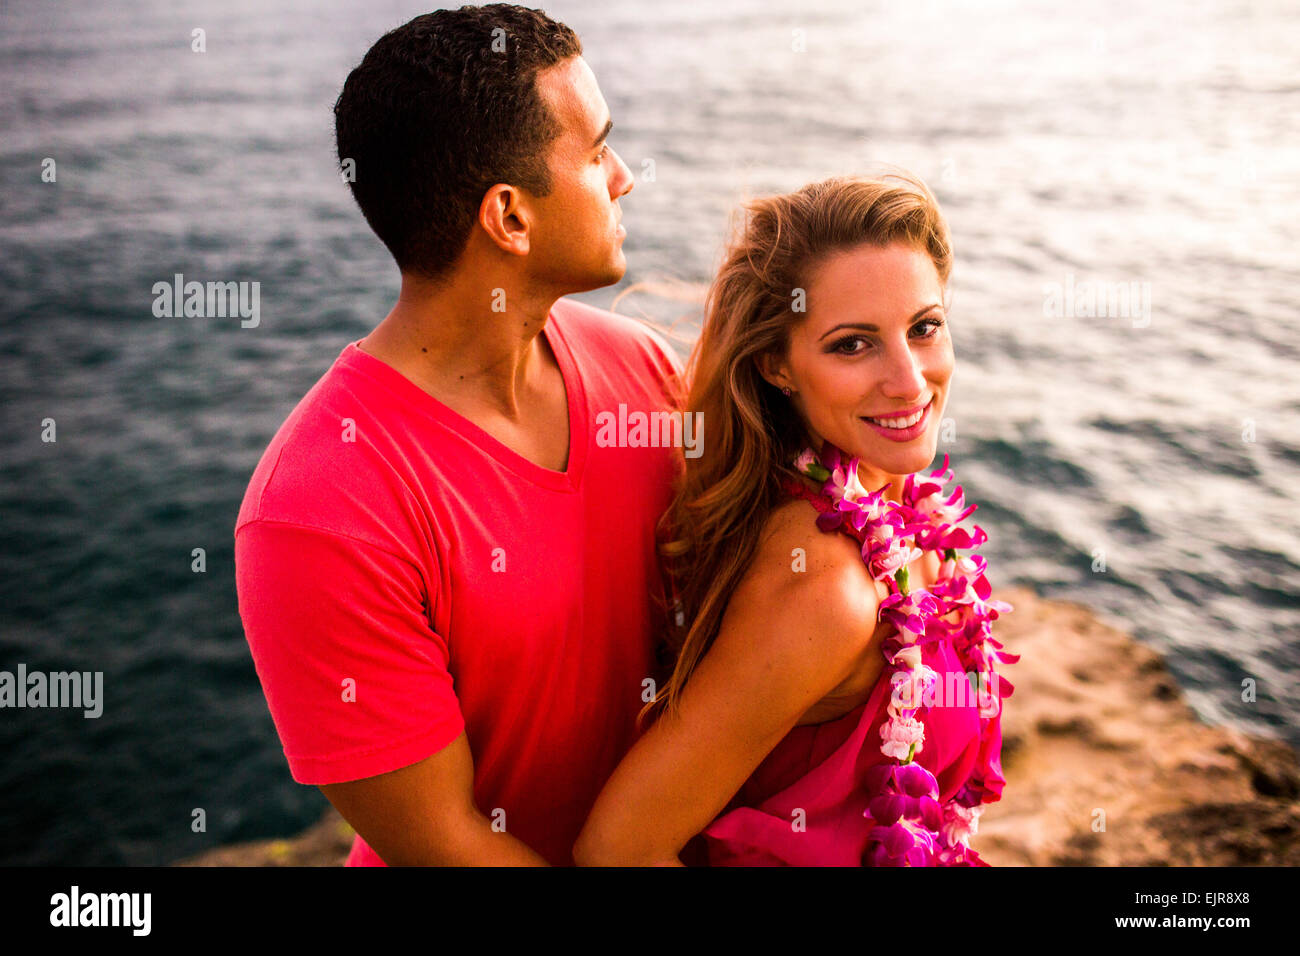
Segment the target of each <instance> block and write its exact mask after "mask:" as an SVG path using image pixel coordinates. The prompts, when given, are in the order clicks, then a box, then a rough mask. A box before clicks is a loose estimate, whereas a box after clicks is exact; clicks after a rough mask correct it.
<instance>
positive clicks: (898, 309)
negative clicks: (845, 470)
mask: <svg viewBox="0 0 1300 956" xmlns="http://www.w3.org/2000/svg"><path fill="white" fill-rule="evenodd" d="M805 291H806V293H807V297H806V306H807V312H806V315H805V318H804V321H803V322H801V323H800V324H799V325H797V326H796V327H795V328H794V329H793V330H792V332H791V335H790V348H789V352H788V354H787V355H786V356H785V357H784V359H782V358H781V357H779V356H776V357H771V358H769V359H768V360H767V361H766V362H765V363H764V369H763V372H764V377H765V378H766V379H767V380H768V381H769V382H771V383H772V384H774V385H776V386H777V387H778V388H784V387H789V388H790V389H792V390H793V394H792V395H791V396H790V399H789V400H790V401H791V402H792V403H793V404H794V407H795V408H796V409H797V410H798V412H799V414H800V415H801V417H802V418H803V420H804V423H805V426H806V427H807V429H808V432H809V437H810V438H811V439H812V441H813V446H812V447H813V448H814V450H816V449H818V448H820V447H821V442H822V440H823V439H825V440H829V441H830V442H831V443H832V444H834V445H836V446H837V447H839V448H840V449H841V450H842V451H844V452H847V453H848V454H849V455H851V456H857V457H858V458H860V459H861V465H860V468H859V475H860V476H861V479H862V484H863V486H864V487H866V489H867V490H868V491H877V490H878V489H880V488H881V487H882V486H883V485H885V484H886V483H890V484H891V485H892V487H891V488H890V489H889V490H888V491H886V497H888V498H889V499H890V500H894V501H897V500H898V499H899V497H900V495H901V492H902V481H903V479H904V478H905V477H906V476H907V475H909V474H912V473H913V472H916V471H920V470H921V469H923V468H925V467H926V466H927V465H929V464H930V462H931V461H932V460H933V459H934V457H935V451H936V448H937V446H938V434H939V432H938V429H939V422H940V420H941V419H942V418H943V411H944V407H945V406H946V404H947V399H948V383H949V381H950V380H951V378H952V370H953V351H952V339H951V337H950V336H949V333H948V324H947V316H946V314H945V312H944V307H943V291H944V290H943V287H942V285H941V283H940V281H939V274H938V272H937V271H936V270H935V267H934V262H933V261H932V260H931V259H930V256H929V255H928V254H927V253H926V252H925V251H924V250H922V249H919V248H916V247H914V246H911V245H908V244H906V243H901V242H897V243H892V244H890V245H888V246H874V245H860V246H855V247H853V248H852V249H848V250H845V251H842V252H839V253H835V254H833V255H832V256H830V257H828V258H826V259H824V260H822V261H821V262H820V263H818V264H817V266H816V267H814V269H813V271H812V273H811V275H810V276H809V277H808V287H807V289H806V290H805ZM921 409H924V412H923V413H922V415H921V417H920V419H919V420H918V421H917V422H916V423H915V424H914V425H912V426H911V427H910V428H906V429H901V430H900V429H892V428H888V427H886V426H884V425H880V424H873V423H872V422H871V421H870V419H872V418H877V419H879V418H892V420H893V421H896V422H904V421H911V420H912V418H914V417H915V412H917V411H920V410H921ZM900 412H904V413H907V414H904V415H902V416H899V413H900Z"/></svg>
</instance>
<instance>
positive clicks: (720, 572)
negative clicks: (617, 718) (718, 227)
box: [638, 167, 952, 722]
mask: <svg viewBox="0 0 1300 956" xmlns="http://www.w3.org/2000/svg"><path fill="white" fill-rule="evenodd" d="M895 168H896V167H895ZM898 241H902V242H905V243H908V244H910V245H912V246H914V247H916V248H919V249H921V250H923V251H925V252H926V253H928V254H929V256H930V258H931V259H932V260H933V262H934V265H935V269H936V270H937V271H938V274H939V280H940V282H941V284H942V285H943V286H945V287H946V286H947V283H948V277H949V274H950V272H951V269H952V248H951V243H950V239H949V233H948V227H947V224H946V222H945V221H944V218H943V215H942V213H941V212H940V210H939V205H938V202H937V200H936V199H935V198H934V196H933V195H932V194H931V192H930V190H929V189H928V188H927V187H926V185H925V184H924V183H923V182H922V181H921V180H920V179H919V178H917V177H916V176H915V175H913V174H911V173H909V172H907V171H906V170H898V171H897V172H889V173H886V174H883V175H881V176H876V177H862V176H839V177H834V178H831V179H826V180H823V181H822V182H817V183H811V184H809V185H807V186H804V187H803V188H802V189H799V190H798V191H796V192H793V193H788V194H784V195H778V196H770V197H764V198H760V199H752V200H749V201H748V202H745V203H744V204H743V205H742V207H741V209H740V215H739V217H738V222H734V223H733V234H732V237H731V240H730V242H729V243H728V246H727V248H726V250H725V253H724V255H723V261H722V265H721V267H720V269H719V271H718V273H717V276H716V277H715V279H714V280H713V283H712V284H711V285H710V287H709V291H708V295H707V298H706V300H705V303H704V321H703V325H702V328H701V331H700V336H699V339H698V340H697V341H696V343H695V347H694V349H693V350H692V352H691V355H690V359H689V361H688V363H687V381H688V382H689V391H688V393H687V396H686V399H685V404H684V409H683V410H684V411H690V412H695V413H697V414H698V415H699V416H700V417H699V418H698V419H697V421H699V422H700V428H701V434H702V435H707V438H705V439H704V440H703V445H702V448H703V453H702V454H701V455H700V456H699V457H698V458H687V459H685V468H684V470H683V472H682V474H681V477H680V479H679V481H678V485H677V488H676V492H675V496H674V499H673V501H672V503H671V505H670V506H669V508H668V510H667V511H666V512H665V513H664V515H663V517H662V518H661V520H660V527H659V535H660V540H661V542H662V543H661V545H660V553H661V555H662V557H663V559H664V570H665V572H666V575H667V579H668V586H669V588H670V590H671V592H672V594H673V595H674V596H675V606H676V607H675V609H676V613H675V614H674V613H670V614H669V615H668V616H667V633H666V639H665V640H664V641H663V643H662V645H661V647H662V648H663V649H664V650H666V651H668V652H670V653H671V655H672V658H673V660H672V662H671V665H670V666H671V668H672V670H671V675H670V676H669V677H668V679H667V681H666V682H665V683H664V685H663V687H662V688H661V689H660V690H659V691H658V692H657V693H656V695H655V697H654V699H653V700H651V701H650V702H649V703H648V704H647V705H646V706H645V707H644V708H643V709H642V711H641V713H640V715H639V718H638V722H641V721H643V720H644V719H645V718H646V717H647V716H649V715H654V716H655V717H658V716H660V715H661V714H662V713H663V712H665V711H666V712H668V713H672V712H675V710H676V707H677V704H678V701H679V699H680V697H681V693H682V690H683V689H684V688H685V686H686V683H687V681H688V680H689V679H690V676H691V674H692V672H693V671H694V670H695V668H696V666H697V665H698V664H699V662H700V660H702V659H703V657H704V655H705V653H707V651H708V649H709V647H710V646H711V645H712V644H713V641H714V639H715V638H716V637H717V634H718V630H719V627H720V625H721V622H722V617H723V613H724V611H725V610H726V607H727V602H728V600H729V598H730V596H731V594H732V592H733V591H735V589H736V586H737V585H738V584H739V583H740V580H741V578H742V577H743V576H744V574H745V572H746V570H747V569H748V568H749V565H750V563H751V562H752V560H753V557H754V554H755V551H756V550H757V547H758V543H759V536H760V534H761V532H762V529H763V527H764V525H765V523H766V519H767V517H768V515H769V514H770V513H771V512H772V510H773V509H774V508H775V507H776V505H777V504H778V503H779V501H780V498H781V493H780V478H781V476H782V474H787V475H790V476H791V477H794V476H795V475H796V472H795V470H794V467H793V459H794V457H795V456H796V455H797V454H798V453H799V452H800V451H801V450H802V449H803V448H804V447H805V445H806V444H807V437H806V435H807V433H806V430H805V428H804V424H803V422H802V420H801V418H800V416H799V414H798V413H797V412H796V411H795V409H794V407H793V406H792V405H791V403H790V401H789V399H787V398H786V397H785V396H784V395H783V394H782V393H781V391H779V390H778V389H777V388H775V387H774V386H772V385H771V384H770V383H769V382H768V381H767V380H766V379H764V378H763V376H762V375H761V374H760V372H759V364H758V360H759V357H760V356H761V355H763V354H764V353H767V352H776V353H778V354H781V355H784V354H785V352H786V350H787V349H788V347H789V341H790V332H791V330H792V329H793V328H794V327H795V326H796V325H798V324H799V323H800V322H801V321H803V317H802V316H801V315H800V314H799V313H796V312H795V311H794V310H793V308H792V306H793V304H794V296H795V294H796V292H795V290H799V289H806V287H807V283H808V281H809V278H810V276H811V275H812V272H813V270H814V269H815V268H816V267H817V266H818V265H819V264H820V263H821V262H823V261H824V260H825V259H826V258H827V257H829V256H831V255H833V254H835V253H837V252H842V251H845V250H848V249H852V248H853V247H855V246H859V245H862V244H864V243H865V244H870V245H875V246H885V245H889V244H891V243H893V242H898ZM670 600H674V598H670ZM666 669H667V668H666V667H665V670H666Z"/></svg>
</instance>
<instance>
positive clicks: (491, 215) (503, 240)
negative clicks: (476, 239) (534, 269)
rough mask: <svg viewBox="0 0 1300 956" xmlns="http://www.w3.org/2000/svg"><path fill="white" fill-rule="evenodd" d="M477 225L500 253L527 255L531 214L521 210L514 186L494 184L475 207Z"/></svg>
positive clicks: (518, 194)
mask: <svg viewBox="0 0 1300 956" xmlns="http://www.w3.org/2000/svg"><path fill="white" fill-rule="evenodd" d="M478 224H479V225H480V226H481V227H482V228H483V231H484V232H486V233H487V235H488V238H489V239H491V240H492V242H493V243H494V244H495V245H496V246H497V248H498V249H500V250H501V251H502V252H508V253H510V254H511V255H514V256H526V255H528V249H529V227H530V226H531V225H532V214H531V212H530V211H529V210H528V209H527V208H526V207H525V204H524V197H523V195H522V194H521V193H520V191H519V190H518V189H516V188H515V187H514V186H510V185H507V184H506V183H497V184H496V185H495V186H493V187H492V188H490V189H489V190H488V191H487V192H486V193H484V194H483V201H482V202H481V203H479V207H478Z"/></svg>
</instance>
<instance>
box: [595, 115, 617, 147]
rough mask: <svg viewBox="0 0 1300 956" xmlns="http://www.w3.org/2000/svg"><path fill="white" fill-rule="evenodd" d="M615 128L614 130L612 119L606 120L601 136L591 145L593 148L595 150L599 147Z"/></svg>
mask: <svg viewBox="0 0 1300 956" xmlns="http://www.w3.org/2000/svg"><path fill="white" fill-rule="evenodd" d="M613 128H614V121H613V120H612V119H607V120H605V128H604V129H602V130H601V131H600V135H599V136H597V137H596V141H595V142H594V143H592V144H591V148H592V149H595V148H596V147H597V146H599V145H600V143H601V140H603V139H604V138H605V137H606V136H608V135H609V131H610V130H612V129H613Z"/></svg>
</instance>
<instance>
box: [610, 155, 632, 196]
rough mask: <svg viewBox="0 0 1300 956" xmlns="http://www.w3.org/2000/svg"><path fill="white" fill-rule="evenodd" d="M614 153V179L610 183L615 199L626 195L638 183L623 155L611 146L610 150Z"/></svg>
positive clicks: (611, 193) (611, 192)
mask: <svg viewBox="0 0 1300 956" xmlns="http://www.w3.org/2000/svg"><path fill="white" fill-rule="evenodd" d="M609 151H610V152H611V153H613V155H614V169H615V172H614V179H613V181H612V182H611V184H610V190H609V192H610V195H611V196H612V197H613V198H614V199H619V198H621V197H623V196H626V195H627V194H628V193H630V192H631V191H632V187H633V186H635V185H636V177H635V176H633V175H632V170H630V169H628V168H627V163H625V162H623V157H622V156H620V155H619V154H618V153H617V151H615V150H614V148H613V147H612V146H611V147H610V150H609Z"/></svg>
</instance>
